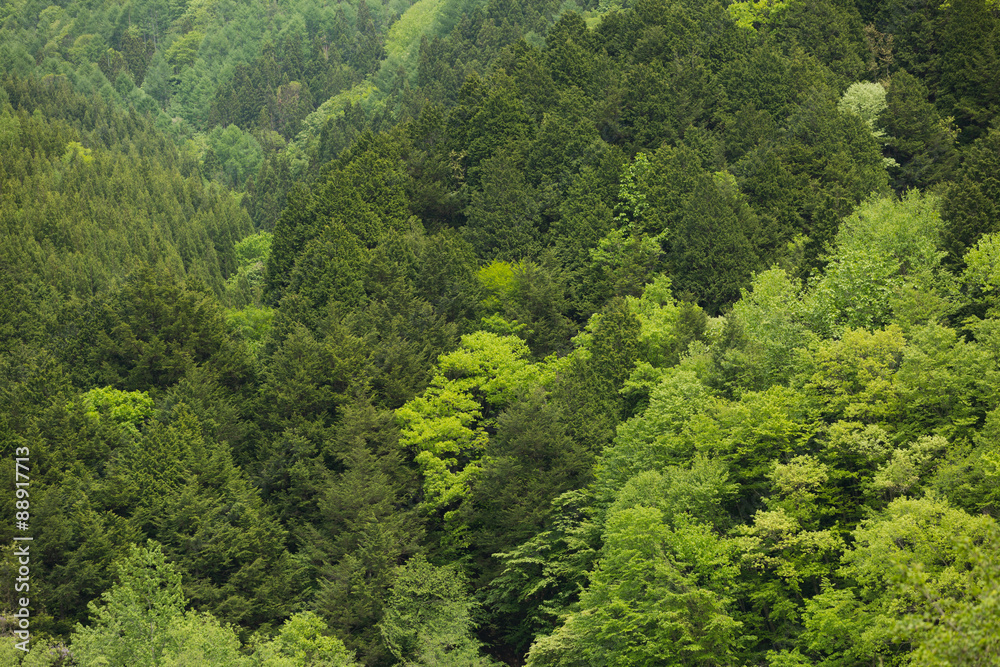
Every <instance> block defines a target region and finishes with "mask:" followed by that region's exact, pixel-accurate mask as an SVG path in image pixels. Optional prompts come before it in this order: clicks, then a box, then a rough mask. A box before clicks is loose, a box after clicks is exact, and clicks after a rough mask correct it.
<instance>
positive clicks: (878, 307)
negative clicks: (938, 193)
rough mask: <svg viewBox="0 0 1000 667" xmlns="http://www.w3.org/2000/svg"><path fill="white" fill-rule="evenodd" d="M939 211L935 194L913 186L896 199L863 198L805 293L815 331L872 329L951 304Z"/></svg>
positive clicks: (919, 318)
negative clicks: (901, 197)
mask: <svg viewBox="0 0 1000 667" xmlns="http://www.w3.org/2000/svg"><path fill="white" fill-rule="evenodd" d="M943 227H944V225H943V223H942V221H941V217H940V216H939V215H938V212H937V210H936V201H935V199H934V198H933V197H929V196H924V195H920V194H919V193H917V192H915V191H913V192H910V193H908V194H907V195H905V196H904V198H903V199H902V200H900V201H899V202H895V201H893V200H891V199H878V200H873V201H870V202H868V203H866V204H864V205H863V206H861V207H860V208H859V209H858V210H857V211H856V212H855V213H853V214H852V215H851V216H850V217H849V218H847V219H846V220H845V221H844V223H843V224H842V225H841V228H840V230H839V231H838V232H837V237H836V247H835V249H834V250H833V252H832V253H831V254H830V255H829V256H828V258H827V260H828V264H827V267H826V270H825V272H824V273H823V275H822V276H821V277H817V278H816V279H815V280H814V282H813V283H812V285H811V286H810V290H809V293H808V295H807V296H806V300H805V309H806V317H807V320H808V321H809V322H810V324H811V327H812V329H813V330H814V331H816V332H818V333H821V334H824V335H829V334H831V333H833V334H836V333H838V332H840V331H842V330H843V329H844V328H845V327H852V328H861V327H863V328H867V329H873V328H878V327H884V326H886V325H887V324H889V322H890V321H893V320H895V321H898V322H900V323H901V324H904V325H913V324H918V323H923V322H928V321H931V322H933V321H936V320H938V319H939V318H941V317H942V316H944V315H945V314H947V313H948V311H949V310H950V309H951V308H952V307H953V306H952V305H951V303H950V300H951V298H953V293H952V286H951V284H950V276H948V275H947V274H945V273H943V272H942V270H941V266H940V265H941V260H942V259H943V258H944V256H945V253H944V251H943V250H941V235H942V231H943Z"/></svg>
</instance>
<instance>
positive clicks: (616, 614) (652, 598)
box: [527, 505, 742, 667]
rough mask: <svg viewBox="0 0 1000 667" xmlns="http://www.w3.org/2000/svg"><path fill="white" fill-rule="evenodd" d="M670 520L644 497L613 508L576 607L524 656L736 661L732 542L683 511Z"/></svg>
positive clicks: (626, 661)
mask: <svg viewBox="0 0 1000 667" xmlns="http://www.w3.org/2000/svg"><path fill="white" fill-rule="evenodd" d="M670 524H672V525H669V524H668V522H667V520H666V519H665V517H664V516H663V514H662V513H661V512H660V511H659V510H658V509H653V508H650V507H646V506H643V505H638V506H636V507H634V508H629V509H622V510H620V511H617V512H614V513H613V514H611V516H610V517H609V518H608V523H607V526H606V528H605V531H604V548H603V549H602V552H601V560H600V561H599V562H598V564H597V567H596V568H595V570H594V571H593V573H592V574H591V577H590V585H589V586H588V588H587V589H586V590H585V591H584V592H583V593H581V595H580V602H579V605H578V606H577V607H576V608H575V609H572V610H571V611H570V613H569V614H567V616H566V617H565V619H564V621H563V624H562V625H561V626H560V627H559V628H558V629H557V630H556V631H555V632H554V633H553V634H551V635H549V636H547V637H540V638H538V639H537V640H536V641H535V643H534V644H533V645H532V647H531V651H530V652H529V653H528V662H527V664H528V665H530V666H532V667H541V666H548V665H566V666H568V665H574V664H579V663H580V661H581V660H582V661H584V662H586V663H590V664H605V665H642V666H649V667H652V666H653V665H664V664H672V665H706V666H708V665H735V664H737V662H736V654H735V649H736V648H737V646H738V644H739V639H738V635H737V633H738V632H739V630H740V628H741V625H742V624H741V623H740V622H739V621H736V620H735V619H734V618H733V617H732V615H731V611H730V607H731V605H732V600H731V599H730V598H729V597H728V596H727V595H726V593H725V592H724V591H726V590H727V587H728V586H731V585H732V584H733V582H734V580H735V576H736V573H737V568H736V567H735V566H734V565H733V563H732V561H731V550H730V549H731V546H730V545H729V544H728V543H727V542H726V541H724V540H721V539H719V538H718V537H716V536H715V535H714V534H713V533H712V532H711V531H710V530H709V529H708V528H707V527H706V526H704V525H702V524H699V523H697V522H695V521H692V520H690V519H689V518H687V517H686V515H683V514H682V515H680V516H674V517H671V519H670Z"/></svg>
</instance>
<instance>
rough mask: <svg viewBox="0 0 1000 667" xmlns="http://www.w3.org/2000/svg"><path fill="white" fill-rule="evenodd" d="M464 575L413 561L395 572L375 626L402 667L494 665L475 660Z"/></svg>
mask: <svg viewBox="0 0 1000 667" xmlns="http://www.w3.org/2000/svg"><path fill="white" fill-rule="evenodd" d="M465 589H466V582H465V580H464V578H463V577H462V575H461V574H460V573H459V572H457V571H455V570H454V569H452V568H451V567H436V566H434V565H432V564H430V563H428V562H427V560H425V559H424V558H423V557H421V556H416V557H414V558H411V559H410V560H409V561H407V563H406V565H402V566H400V567H399V569H398V573H397V575H396V579H395V583H394V584H393V587H392V597H391V598H390V599H389V604H388V606H387V608H386V612H385V616H384V617H383V619H382V622H381V623H380V625H379V627H380V629H381V631H382V637H383V638H384V640H385V643H386V645H387V646H388V647H389V650H390V651H391V652H392V654H393V656H394V657H395V658H396V659H397V660H399V661H400V664H404V665H415V666H416V665H420V666H425V667H430V666H431V665H442V666H446V665H455V666H456V667H457V666H458V665H469V666H470V667H479V666H483V667H485V666H487V665H492V664H495V663H494V662H493V661H492V660H489V659H488V658H483V657H481V656H480V655H479V642H478V641H477V640H476V639H475V637H473V635H472V630H473V628H474V625H473V622H472V611H473V608H474V605H473V603H472V601H471V600H470V599H469V597H468V595H467V593H466V590H465Z"/></svg>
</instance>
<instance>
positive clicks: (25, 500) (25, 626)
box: [14, 447, 31, 652]
mask: <svg viewBox="0 0 1000 667" xmlns="http://www.w3.org/2000/svg"><path fill="white" fill-rule="evenodd" d="M14 455H15V457H16V458H15V459H14V463H15V466H14V497H15V501H14V526H15V528H16V529H17V530H16V532H15V534H14V557H15V558H17V577H16V578H15V579H14V592H15V593H20V594H21V595H23V596H24V597H19V598H18V600H17V609H16V610H15V611H14V619H15V621H14V622H15V624H16V628H15V630H14V634H15V635H16V636H17V638H18V639H20V640H21V641H19V642H17V643H16V644H15V645H14V646H16V647H17V648H19V649H20V650H22V651H25V652H27V651H28V642H29V641H31V609H30V607H29V606H28V603H29V602H30V598H29V597H28V593H29V592H30V591H31V553H30V551H31V549H30V547H31V544H29V543H30V542H31V536H30V535H27V534H25V533H27V532H28V525H29V524H28V521H29V519H30V517H31V514H30V508H31V503H30V494H29V493H28V490H29V486H30V484H31V479H30V478H29V477H28V472H29V471H30V470H29V467H28V463H29V462H30V461H29V458H28V457H29V456H30V455H31V452H30V451H29V450H28V448H27V447H18V448H17V450H16V451H15V452H14Z"/></svg>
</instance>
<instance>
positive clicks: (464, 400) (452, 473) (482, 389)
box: [397, 331, 543, 508]
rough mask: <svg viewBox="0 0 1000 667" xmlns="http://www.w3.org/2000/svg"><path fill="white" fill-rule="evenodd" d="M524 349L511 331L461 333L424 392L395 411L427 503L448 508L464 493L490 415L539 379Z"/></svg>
mask: <svg viewBox="0 0 1000 667" xmlns="http://www.w3.org/2000/svg"><path fill="white" fill-rule="evenodd" d="M527 353H528V348H527V346H526V345H525V344H524V343H523V341H521V340H520V339H518V338H515V337H513V336H498V335H496V334H491V333H487V332H485V331H480V332H478V333H475V334H469V335H467V336H463V338H462V346H461V347H460V348H459V349H458V350H457V351H455V352H453V353H451V354H447V355H443V356H442V357H441V358H440V359H439V360H438V372H439V374H438V375H436V376H435V378H434V379H433V380H432V381H431V386H430V387H429V388H428V389H427V391H426V392H424V394H423V395H421V396H418V397H417V398H415V399H413V400H412V401H409V402H408V403H407V404H406V405H404V406H403V407H401V408H400V409H399V410H398V411H397V415H398V418H399V420H400V425H401V437H400V444H401V445H402V446H403V447H407V448H410V449H412V450H413V451H414V452H415V454H416V456H415V460H416V462H417V464H418V465H420V467H421V469H422V471H423V473H424V479H425V482H424V502H425V503H426V504H427V506H428V507H429V508H447V507H449V506H453V505H454V504H455V503H456V501H459V500H461V499H463V498H465V497H466V496H467V495H468V493H469V485H470V483H471V482H472V480H473V479H475V477H476V476H477V475H478V474H479V472H480V471H481V469H482V462H481V458H482V456H483V453H484V448H485V447H486V444H487V442H488V439H489V437H488V435H487V432H486V427H487V426H488V425H490V424H491V421H492V419H491V416H492V415H493V414H495V411H498V410H500V409H502V408H503V407H504V406H506V405H507V404H509V403H510V402H511V401H512V400H514V398H515V397H516V396H517V395H518V394H519V393H521V392H524V391H526V390H527V388H529V387H531V386H533V385H535V384H536V383H538V382H539V381H541V380H542V377H543V376H542V371H541V369H539V368H538V367H536V366H534V365H532V364H531V363H529V362H528V361H527V359H526V358H525V357H526V356H527Z"/></svg>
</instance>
